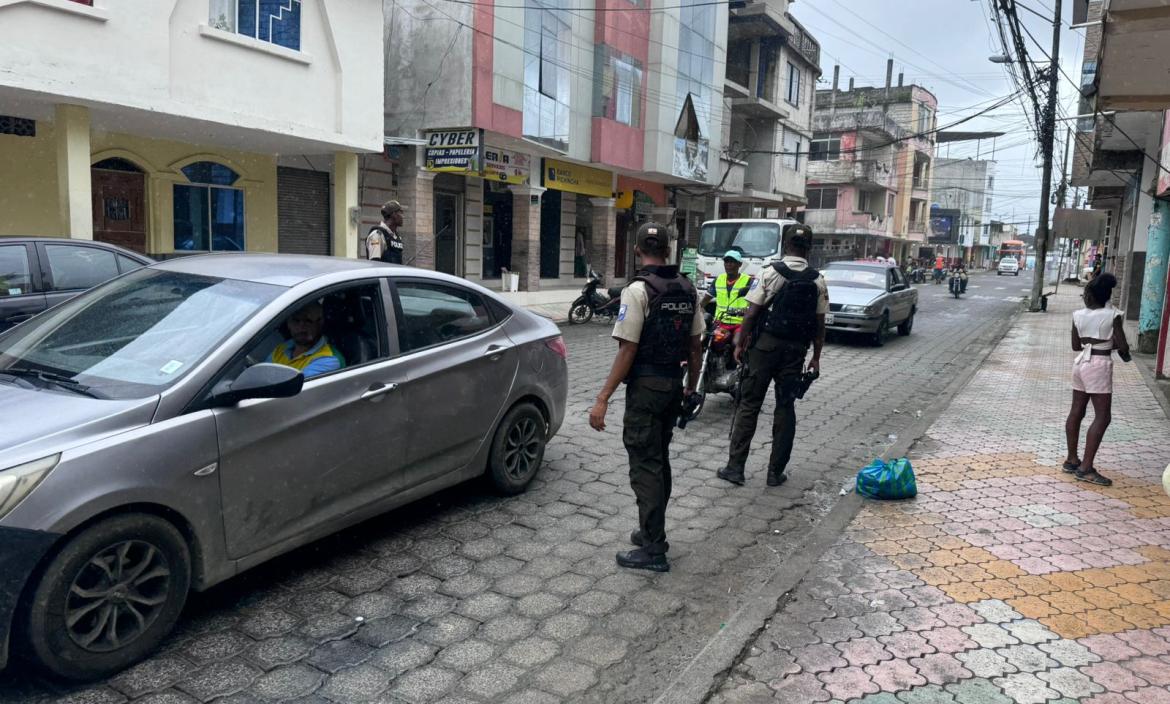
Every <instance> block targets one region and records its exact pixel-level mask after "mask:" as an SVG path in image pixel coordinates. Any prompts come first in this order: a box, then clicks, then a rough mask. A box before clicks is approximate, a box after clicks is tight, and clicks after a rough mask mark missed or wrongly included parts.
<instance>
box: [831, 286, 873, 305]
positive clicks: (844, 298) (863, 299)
mask: <svg viewBox="0 0 1170 704" xmlns="http://www.w3.org/2000/svg"><path fill="white" fill-rule="evenodd" d="M885 294H886V292H885V291H882V290H879V289H876V288H861V287H860V286H834V285H832V284H829V302H830V303H840V304H841V305H843V306H867V305H869V304H870V303H873V302H874V301H875V300H877V299H878V298H880V297H882V296H884V295H885Z"/></svg>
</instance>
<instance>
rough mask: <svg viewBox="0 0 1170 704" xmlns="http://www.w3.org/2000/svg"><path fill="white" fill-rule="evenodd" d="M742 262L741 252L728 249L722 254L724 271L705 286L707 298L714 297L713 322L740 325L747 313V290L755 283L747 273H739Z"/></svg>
mask: <svg viewBox="0 0 1170 704" xmlns="http://www.w3.org/2000/svg"><path fill="white" fill-rule="evenodd" d="M742 264H743V254H741V253H740V251H739V250H738V249H731V250H728V252H727V254H724V255H723V271H724V273H722V274H720V275H719V276H717V277H715V280H714V281H713V282H711V285H710V286H709V287H708V288H707V298H705V299H704V301H703V302H704V304H706V301H707V299H710V298H713V299H715V322H716V323H723V324H724V325H742V324H743V316H744V315H745V314H746V313H747V309H748V301H747V294H748V291H750V290H751V289H752V286H754V285H755V280H754V279H753V278H752V277H750V276H748V275H747V274H741V273H739V268H740V266H741V265H742Z"/></svg>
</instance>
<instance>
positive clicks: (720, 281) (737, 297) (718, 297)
mask: <svg viewBox="0 0 1170 704" xmlns="http://www.w3.org/2000/svg"><path fill="white" fill-rule="evenodd" d="M751 282H752V277H750V276H748V275H747V274H740V275H739V278H737V279H736V280H735V283H734V284H733V285H732V286H731V290H730V291H728V290H727V274H726V273H723V274H720V275H719V278H717V279H715V320H716V321H718V322H721V323H727V324H728V325H742V324H743V316H744V315H746V314H747V310H748V301H747V294H748V290H749V289H750V288H751Z"/></svg>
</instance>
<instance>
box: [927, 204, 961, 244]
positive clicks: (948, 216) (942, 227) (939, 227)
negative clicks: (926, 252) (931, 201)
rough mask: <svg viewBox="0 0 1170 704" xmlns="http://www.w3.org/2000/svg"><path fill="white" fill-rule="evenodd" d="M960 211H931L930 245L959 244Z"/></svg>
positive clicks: (933, 209)
mask: <svg viewBox="0 0 1170 704" xmlns="http://www.w3.org/2000/svg"><path fill="white" fill-rule="evenodd" d="M960 215H961V213H960V211H958V210H954V209H948V208H931V209H930V235H929V236H928V237H927V238H926V239H927V242H929V243H930V244H958V243H959V218H960Z"/></svg>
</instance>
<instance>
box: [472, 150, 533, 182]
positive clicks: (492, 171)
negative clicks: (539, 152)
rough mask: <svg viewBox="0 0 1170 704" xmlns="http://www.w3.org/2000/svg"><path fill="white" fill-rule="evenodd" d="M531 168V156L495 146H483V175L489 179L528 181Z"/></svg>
mask: <svg viewBox="0 0 1170 704" xmlns="http://www.w3.org/2000/svg"><path fill="white" fill-rule="evenodd" d="M531 168H532V158H531V157H529V156H528V155H527V154H521V153H519V152H513V151H508V150H507V149H499V148H497V147H484V150H483V177H484V178H485V179H487V180H489V181H499V182H500V183H528V172H529V170H530V169H531Z"/></svg>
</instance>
